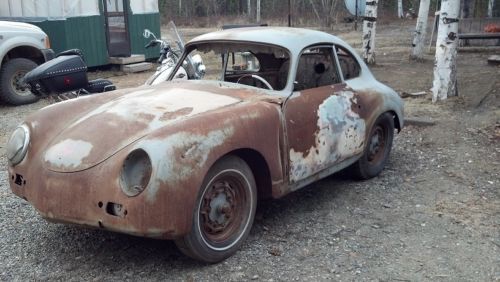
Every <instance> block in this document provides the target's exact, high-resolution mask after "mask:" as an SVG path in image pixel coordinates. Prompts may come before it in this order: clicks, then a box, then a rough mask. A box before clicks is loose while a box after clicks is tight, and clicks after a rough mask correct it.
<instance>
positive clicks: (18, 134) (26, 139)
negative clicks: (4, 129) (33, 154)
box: [7, 124, 30, 166]
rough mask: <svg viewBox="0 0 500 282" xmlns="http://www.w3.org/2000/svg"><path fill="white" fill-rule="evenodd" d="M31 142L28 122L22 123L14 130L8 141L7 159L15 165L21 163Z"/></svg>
mask: <svg viewBox="0 0 500 282" xmlns="http://www.w3.org/2000/svg"><path fill="white" fill-rule="evenodd" d="M29 143H30V130H29V128H28V126H27V125H26V124H23V125H20V126H18V127H17V128H16V130H14V132H13V133H12V135H11V136H10V139H9V142H8V143H7V159H9V163H10V164H11V165H13V166H15V165H17V164H18V163H20V162H21V161H22V160H23V159H24V157H25V156H26V152H28V145H29Z"/></svg>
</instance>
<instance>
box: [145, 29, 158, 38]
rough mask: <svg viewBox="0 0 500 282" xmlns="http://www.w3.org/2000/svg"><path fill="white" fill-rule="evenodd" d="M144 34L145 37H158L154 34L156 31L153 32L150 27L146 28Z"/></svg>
mask: <svg viewBox="0 0 500 282" xmlns="http://www.w3.org/2000/svg"><path fill="white" fill-rule="evenodd" d="M142 36H143V37H144V38H146V39H148V38H150V37H151V36H152V37H153V38H154V39H156V36H155V34H154V33H152V32H151V30H149V29H147V28H146V29H145V30H144V32H143V33H142Z"/></svg>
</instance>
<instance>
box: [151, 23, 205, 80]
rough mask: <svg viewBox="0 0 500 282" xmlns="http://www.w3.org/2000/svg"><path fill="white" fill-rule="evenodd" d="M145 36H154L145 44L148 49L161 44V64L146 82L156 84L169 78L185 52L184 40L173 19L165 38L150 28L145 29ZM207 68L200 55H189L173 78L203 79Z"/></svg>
mask: <svg viewBox="0 0 500 282" xmlns="http://www.w3.org/2000/svg"><path fill="white" fill-rule="evenodd" d="M143 37H144V38H146V39H150V38H152V39H151V41H150V42H149V43H148V44H146V46H144V47H145V48H146V49H148V48H153V47H156V46H160V57H159V58H158V64H159V66H158V68H157V69H156V72H155V73H154V74H153V75H152V76H151V77H149V78H148V79H147V80H146V83H145V85H156V84H158V83H161V82H164V81H166V80H167V79H168V78H169V76H170V74H171V72H172V71H173V69H174V68H175V65H176V64H177V63H178V62H179V60H180V57H181V55H182V53H183V52H184V42H183V41H182V39H181V37H180V35H179V32H178V31H177V28H176V26H175V24H174V22H172V21H171V22H169V23H168V25H167V36H166V38H165V39H161V38H160V39H158V38H157V37H156V35H155V34H154V33H153V32H151V31H150V30H149V29H145V30H144V32H143ZM205 70H206V67H205V65H204V64H203V60H202V58H201V56H200V55H198V54H197V55H194V56H192V57H191V56H187V57H186V59H185V60H184V62H183V64H182V66H181V67H180V68H179V69H178V70H177V72H176V74H175V75H174V77H173V79H184V80H187V79H201V78H203V76H204V75H205Z"/></svg>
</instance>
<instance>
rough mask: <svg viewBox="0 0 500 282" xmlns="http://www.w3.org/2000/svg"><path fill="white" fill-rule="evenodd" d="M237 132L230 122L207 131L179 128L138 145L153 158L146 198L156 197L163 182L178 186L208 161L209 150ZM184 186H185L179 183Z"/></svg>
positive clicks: (137, 146)
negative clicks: (179, 130)
mask: <svg viewBox="0 0 500 282" xmlns="http://www.w3.org/2000/svg"><path fill="white" fill-rule="evenodd" d="M233 134H234V127H232V126H227V127H224V128H222V129H219V130H214V131H210V132H208V133H207V134H206V135H203V134H193V133H191V132H178V133H175V134H172V135H170V136H168V137H167V138H165V139H161V140H159V139H153V140H143V141H141V142H139V143H138V144H137V145H136V146H135V147H136V148H142V149H143V150H145V151H146V152H147V153H148V155H149V156H150V158H151V164H152V166H153V168H155V170H154V171H153V175H152V180H151V181H150V183H149V185H148V187H147V188H146V189H145V192H146V193H147V196H146V198H147V200H148V201H153V200H154V199H155V196H156V193H157V191H158V189H159V188H160V186H161V184H162V183H169V184H171V185H172V186H173V187H177V183H178V182H181V181H183V180H185V179H187V178H189V177H191V176H192V174H193V172H195V171H196V170H198V169H201V168H202V167H204V166H205V165H206V161H207V159H208V156H209V154H210V152H211V151H212V150H213V149H214V148H216V147H218V146H220V145H222V144H224V143H225V140H226V139H227V138H228V137H231V136H232V135H233ZM178 188H182V187H178Z"/></svg>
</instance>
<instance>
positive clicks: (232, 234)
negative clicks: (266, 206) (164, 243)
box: [175, 156, 257, 263]
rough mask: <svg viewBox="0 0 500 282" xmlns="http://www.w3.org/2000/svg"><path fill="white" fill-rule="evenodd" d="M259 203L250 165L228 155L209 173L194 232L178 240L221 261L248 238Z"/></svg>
mask: <svg viewBox="0 0 500 282" xmlns="http://www.w3.org/2000/svg"><path fill="white" fill-rule="evenodd" d="M256 206H257V190H256V185H255V179H254V177H253V174H252V171H251V169H250V167H249V166H248V165H247V164H246V163H245V162H244V161H243V160H242V159H240V158H238V157H236V156H228V157H224V158H223V159H221V160H219V161H218V162H217V163H215V164H214V165H213V166H212V168H211V169H210V170H209V172H208V173H207V175H206V176H205V179H204V181H203V185H202V186H201V189H200V192H199V194H198V198H197V201H196V206H195V210H194V214H193V224H192V227H191V231H190V233H188V234H187V235H186V236H184V237H183V238H180V239H178V240H176V241H175V243H176V245H177V246H178V247H179V249H180V250H181V251H182V252H183V253H184V254H186V255H188V256H190V257H192V258H194V259H198V260H201V261H205V262H210V263H214V262H218V261H221V260H223V259H225V258H227V257H229V256H231V255H232V254H234V253H235V252H236V251H237V250H238V249H239V248H240V246H241V244H242V243H243V242H244V241H245V239H246V237H247V236H248V233H249V232H250V229H251V227H252V223H253V219H254V216H255V209H256Z"/></svg>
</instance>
